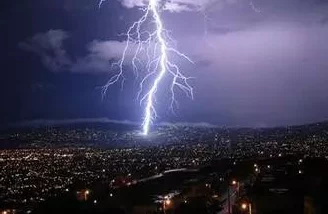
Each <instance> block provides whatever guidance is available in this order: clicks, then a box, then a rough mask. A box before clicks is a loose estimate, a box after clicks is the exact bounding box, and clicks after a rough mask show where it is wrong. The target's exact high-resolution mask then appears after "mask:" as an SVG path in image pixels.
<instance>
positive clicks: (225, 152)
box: [0, 123, 328, 213]
mask: <svg viewBox="0 0 328 214" xmlns="http://www.w3.org/2000/svg"><path fill="white" fill-rule="evenodd" d="M110 126H112V124H110V125H106V124H79V125H76V127H77V128H73V127H72V126H67V125H63V126H59V125H58V126H57V127H49V126H45V127H38V128H35V127H34V128H27V127H25V128H19V129H11V130H10V131H8V130H7V131H6V132H4V133H2V134H1V137H0V140H1V141H0V142H1V145H6V148H5V147H3V148H2V150H1V152H0V167H1V172H2V173H1V177H0V181H1V186H0V188H1V191H0V193H1V194H0V198H1V207H3V208H4V209H3V212H8V213H16V212H17V213H19V212H27V213H34V212H36V213H40V212H41V213H42V212H43V211H40V210H42V209H49V208H44V207H47V205H44V204H47V202H48V201H49V200H50V201H51V200H55V199H56V198H62V197H63V198H68V199H66V200H67V201H70V200H71V201H74V200H76V202H77V201H80V203H85V205H84V206H85V207H83V206H82V205H81V204H80V205H76V206H77V207H78V206H82V207H83V208H79V209H82V211H83V212H95V213H97V212H99V210H102V209H107V208H108V209H110V208H111V209H114V208H117V209H118V208H120V209H122V210H121V212H123V211H124V210H130V211H131V212H133V213H143V212H145V210H149V212H150V213H156V212H160V210H161V209H162V207H161V206H160V205H161V200H160V196H162V197H165V196H166V195H170V198H169V200H170V201H172V204H171V205H170V206H168V207H167V209H168V210H167V212H168V213H171V212H178V213H179V211H177V210H181V209H185V211H181V213H186V212H190V211H187V210H188V209H191V208H188V206H187V204H188V203H187V202H186V203H185V201H193V200H197V198H201V199H198V200H199V201H198V202H202V201H204V203H205V202H206V203H209V204H211V206H212V207H205V208H204V207H202V205H197V204H196V205H193V206H199V207H198V208H199V209H202V208H203V209H204V210H206V213H207V212H208V213H217V212H219V213H220V212H223V211H224V209H227V197H228V196H227V193H226V192H227V188H229V185H228V184H227V182H232V181H233V179H240V182H242V183H241V184H239V185H242V187H239V188H241V189H239V190H238V191H240V193H239V192H237V189H234V188H233V189H232V190H231V191H232V193H231V194H240V196H239V197H236V196H234V197H233V199H231V200H232V201H231V202H230V203H231V212H232V209H233V207H235V206H238V203H243V202H239V201H243V200H250V198H254V200H255V199H256V196H253V194H254V193H253V191H259V190H258V188H260V187H257V186H261V185H263V184H261V182H262V183H263V182H264V180H265V179H269V180H270V179H274V173H278V172H280V173H286V174H285V175H284V176H286V178H283V179H284V180H285V179H286V180H287V177H288V176H291V177H292V178H291V179H296V180H297V181H298V182H299V184H298V185H299V186H298V187H297V188H300V189H299V191H301V193H302V194H304V197H303V196H302V198H301V199H300V201H301V202H300V201H298V202H295V203H301V205H302V206H301V207H299V209H300V210H302V209H303V206H304V203H305V202H304V200H305V199H304V198H305V197H306V196H308V197H311V194H310V193H308V195H306V194H305V193H306V190H305V189H303V188H304V186H303V185H304V184H303V183H302V182H305V181H304V180H302V179H304V178H303V176H305V175H307V174H305V173H307V171H306V170H307V167H309V166H308V165H310V164H312V163H311V161H312V160H314V159H318V160H321V161H322V163H320V164H327V163H328V147H327V143H326V142H327V137H328V123H316V124H309V125H303V126H290V127H279V128H260V129H250V128H219V127H218V128H215V127H187V126H174V127H170V126H163V127H157V130H156V132H155V133H154V134H153V135H152V136H150V137H147V138H145V137H140V134H138V130H133V128H131V127H129V126H127V128H126V129H127V130H128V131H124V130H122V129H121V130H120V131H113V130H112V131H111V130H109V128H108V127H110ZM163 136H165V138H164V137H163ZM149 140H151V141H152V142H156V143H153V144H152V145H150V144H149ZM326 162H327V163H326ZM305 164H306V165H305ZM275 170H276V171H275ZM308 170H309V171H311V170H310V169H308ZM287 172H288V173H291V175H289V174H287ZM293 174H294V175H293ZM309 174H310V172H309ZM172 176H174V177H175V176H176V177H175V178H176V179H175V180H174V182H172V181H171V182H169V183H167V182H164V183H157V182H160V181H162V180H170V179H172ZM270 176H271V177H270ZM277 176H278V175H277ZM293 176H299V177H301V176H302V177H301V178H299V177H296V178H295V177H293ZM287 181H288V180H287ZM267 182H268V181H267ZM268 183H269V182H268ZM301 183H302V184H301ZM148 185H149V186H148ZM286 185H287V184H286ZM143 188H144V189H145V190H140V189H143ZM262 188H263V187H262ZM265 188H268V190H270V188H271V189H275V188H276V189H277V190H276V191H283V192H284V191H289V187H288V185H287V186H286V187H284V188H283V187H279V188H280V189H281V190H279V188H278V187H276V186H275V185H273V184H272V186H268V187H265ZM294 188H295V187H294ZM85 191H87V192H88V194H86V192H85ZM140 191H144V192H143V194H142V195H141V196H139V197H140V201H139V200H131V199H129V197H131V196H130V195H129V194H131V195H134V194H140ZM127 192H131V193H127ZM262 194H263V192H262ZM156 197H158V198H156ZM209 197H210V198H209ZM257 197H258V196H257ZM162 200H165V199H162ZM126 201H129V203H126ZM57 203H58V204H60V203H62V202H57ZM67 203H68V202H67ZM71 203H72V204H74V203H73V202H71ZM164 203H165V202H164ZM170 203H171V202H170ZM245 203H246V202H245ZM247 203H248V202H247ZM263 203H264V202H263V201H260V199H256V203H254V204H253V209H254V211H255V210H256V209H260V208H262V209H268V208H267V207H265V205H266V204H265V203H264V204H263ZM173 204H174V205H173ZM110 205H111V206H112V207H111V206H110ZM118 205H120V206H118ZM232 205H233V206H232ZM43 206H44V207H43ZM240 206H241V205H240ZM257 206H258V207H260V208H257ZM262 206H263V207H262ZM295 206H296V205H295ZM297 206H300V205H299V204H297ZM311 206H313V208H312V209H314V205H311ZM122 207H123V208H122ZM61 208H63V209H64V207H61ZM292 208H293V209H296V208H295V207H292ZM39 209H40V210H39ZM52 209H54V208H51V209H50V210H52ZM72 209H73V208H72ZM75 209H77V208H76V207H75ZM83 209H84V210H83ZM234 209H236V208H234ZM247 209H248V208H247ZM204 210H203V211H199V212H201V213H203V212H204V213H205V211H204ZM222 210H223V211H222ZM82 211H81V212H82ZM57 212H63V213H65V210H61V209H60V208H59V210H57ZM147 212H148V211H147ZM235 212H238V211H235ZM258 212H259V211H258ZM260 213H261V212H260Z"/></svg>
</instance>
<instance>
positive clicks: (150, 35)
mask: <svg viewBox="0 0 328 214" xmlns="http://www.w3.org/2000/svg"><path fill="white" fill-rule="evenodd" d="M103 1H104V0H101V1H100V3H99V6H101V4H102V3H103ZM141 10H142V11H143V15H142V17H141V18H140V19H139V20H138V21H136V22H134V23H133V24H132V25H131V26H130V27H129V29H128V31H127V33H126V34H125V36H126V38H127V39H126V43H125V47H124V50H123V54H122V57H121V58H120V60H118V62H116V63H114V64H112V67H113V69H116V71H117V73H116V74H115V75H113V76H112V77H111V78H110V79H109V80H108V82H107V83H106V84H105V86H104V87H103V94H106V92H107V90H108V87H110V86H111V85H113V84H115V83H117V82H119V81H122V82H121V83H124V80H125V79H126V78H125V76H124V73H125V70H124V67H125V65H126V64H130V65H132V68H133V71H134V73H135V75H136V77H137V78H138V77H139V74H142V73H143V72H142V71H146V73H145V74H144V75H143V78H142V79H141V81H140V85H139V87H140V90H139V92H138V94H137V99H138V100H139V102H140V105H143V106H144V107H145V109H144V116H143V122H142V133H143V134H144V135H148V133H149V131H150V126H151V125H152V123H153V121H154V120H155V119H156V118H157V117H158V115H157V112H156V106H155V104H156V94H157V91H158V88H159V87H160V84H161V82H162V81H163V79H164V78H166V77H167V78H171V82H170V87H169V90H170V93H171V103H170V109H171V110H172V111H173V112H174V107H175V106H177V101H176V99H175V89H176V88H179V89H181V90H182V91H183V92H184V93H185V94H186V95H187V96H188V97H190V98H191V99H193V88H192V87H191V85H190V84H189V82H188V80H189V79H190V77H186V76H185V75H184V74H183V73H182V72H181V71H180V68H179V66H178V65H177V64H176V63H175V62H174V61H173V60H172V59H171V58H172V56H178V57H179V58H182V59H184V60H186V61H188V62H190V63H193V61H192V60H191V59H190V58H189V57H188V56H186V55H185V54H183V53H181V52H180V51H178V50H177V49H176V48H175V46H176V42H175V41H174V40H173V39H172V37H171V35H170V32H169V31H168V30H166V29H165V28H164V24H163V21H162V19H161V13H160V12H161V4H160V0H149V2H148V4H147V5H146V6H145V7H143V8H141ZM148 23H152V24H154V30H153V31H149V30H142V29H143V27H146V26H147V24H148ZM130 58H131V59H130ZM149 82H150V86H149V87H148V88H147V89H145V88H146V87H145V85H146V83H149Z"/></svg>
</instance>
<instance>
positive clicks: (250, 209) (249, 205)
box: [241, 203, 252, 214]
mask: <svg viewBox="0 0 328 214" xmlns="http://www.w3.org/2000/svg"><path fill="white" fill-rule="evenodd" d="M241 209H242V210H245V211H246V210H247V209H248V211H249V214H252V204H251V203H248V204H247V203H242V204H241Z"/></svg>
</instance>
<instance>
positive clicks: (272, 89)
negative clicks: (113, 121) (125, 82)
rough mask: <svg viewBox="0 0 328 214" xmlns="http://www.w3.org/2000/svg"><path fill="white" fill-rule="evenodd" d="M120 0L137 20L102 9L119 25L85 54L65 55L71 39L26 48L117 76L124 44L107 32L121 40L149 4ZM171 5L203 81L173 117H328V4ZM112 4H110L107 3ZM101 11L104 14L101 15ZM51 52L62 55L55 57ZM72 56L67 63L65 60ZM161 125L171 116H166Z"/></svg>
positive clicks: (226, 120) (269, 120)
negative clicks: (116, 65) (115, 64)
mask: <svg viewBox="0 0 328 214" xmlns="http://www.w3.org/2000/svg"><path fill="white" fill-rule="evenodd" d="M118 1H119V0H118ZM96 2H98V1H96ZM120 2H121V5H123V6H124V7H121V6H120V5H119V7H120V11H119V12H118V14H124V17H128V16H129V15H131V14H132V15H131V16H132V18H131V19H130V20H129V21H126V20H125V19H124V20H121V19H120V17H119V16H117V17H116V18H117V20H114V21H113V20H112V19H115V17H112V16H109V15H110V14H111V13H112V12H113V11H111V8H110V7H106V5H103V7H102V8H101V12H103V13H102V15H104V14H105V16H101V17H102V19H104V20H106V17H107V16H106V14H107V13H108V17H110V18H108V19H111V20H106V21H110V23H114V24H113V25H112V26H109V27H108V28H107V27H106V26H107V25H104V27H103V26H101V29H97V30H98V31H99V32H100V33H99V34H98V36H97V37H92V38H91V39H89V40H88V41H85V42H84V43H83V44H79V49H80V50H83V51H77V52H75V54H71V56H70V57H69V56H68V55H67V53H66V52H70V53H72V51H71V50H69V49H67V51H65V49H64V47H67V46H64V43H63V41H64V40H65V39H67V37H65V36H64V37H62V38H63V39H58V41H61V42H58V43H59V45H58V46H56V45H55V46H54V47H57V48H54V47H51V48H49V45H48V46H47V45H46V46H44V45H40V42H36V40H37V41H39V40H40V39H33V38H34V37H33V38H32V39H29V40H28V41H26V42H24V44H25V45H26V44H28V46H27V47H28V48H26V47H25V49H29V50H30V51H33V52H34V53H37V54H38V55H39V56H40V57H41V59H42V61H43V64H45V65H47V67H48V68H49V69H50V70H56V69H57V70H58V71H59V70H66V71H71V72H74V73H77V72H83V73H86V72H89V73H95V76H97V75H99V72H111V71H110V63H111V62H112V61H114V60H117V59H118V58H119V56H120V55H121V53H122V51H123V48H124V42H122V40H118V38H117V37H114V36H109V35H108V32H109V31H108V29H109V28H110V31H111V33H113V34H116V35H117V34H119V33H124V30H126V26H128V24H130V23H131V21H133V20H134V19H136V18H138V17H140V13H137V12H136V13H135V14H134V13H132V12H131V11H138V10H137V8H135V7H138V6H139V7H140V6H142V5H144V4H145V3H146V2H147V1H143V0H139V1H135V0H122V1H120ZM166 2H167V3H169V4H168V5H166V10H167V11H164V12H163V13H162V15H163V20H164V23H165V27H166V28H167V29H169V30H171V31H172V35H173V37H174V38H175V39H176V41H177V44H178V45H177V46H178V48H179V49H180V50H181V51H183V52H184V53H186V54H187V55H188V56H190V57H191V58H192V59H193V60H194V62H195V63H196V65H195V66H188V67H184V66H185V65H182V67H181V68H182V71H183V72H185V73H186V74H187V75H188V76H194V77H196V80H193V83H194V87H195V90H194V91H195V100H194V101H190V100H188V99H183V98H182V99H180V95H178V97H179V100H180V109H179V110H177V115H179V118H174V119H173V120H176V121H194V122H197V121H206V122H210V123H214V124H222V125H231V126H234V125H241V126H272V125H280V124H283V125H285V124H295V123H305V122H312V121H320V120H324V119H327V118H328V108H327V107H328V95H327V93H326V92H327V91H328V85H327V84H326V82H327V81H328V60H327V59H326V58H327V55H328V45H327V42H326V41H327V38H328V25H327V16H328V14H327V11H328V4H327V1H320V0H252V1H248V0H204V1H203V0H172V1H166ZM112 3H113V2H111V1H106V2H104V4H107V5H110V4H112ZM76 4H78V2H77V1H74V4H73V6H74V5H75V6H76ZM87 5H89V3H87ZM73 6H72V7H73ZM81 7H82V5H81ZM95 7H96V8H97V4H95ZM73 8H74V7H73ZM72 10H73V9H72ZM107 10H108V11H107ZM68 11H70V10H68ZM130 12H131V13H130ZM99 13H100V12H99ZM95 14H96V15H95V16H97V14H98V12H97V13H95ZM126 14H129V15H126ZM122 16H123V15H122ZM119 20H120V22H118V21H119ZM116 21H117V22H116ZM122 23H124V27H122V26H123V24H122ZM81 26H82V28H88V29H89V28H90V31H93V30H94V28H93V27H94V26H92V25H90V24H89V25H87V26H85V25H84V22H83V23H82V24H81ZM81 26H80V27H81ZM65 29H66V28H65ZM95 31H96V30H95ZM38 35H44V36H43V37H44V38H48V37H49V36H45V35H47V33H39V34H38ZM70 35H71V39H78V38H79V37H80V35H77V34H73V32H71V31H70ZM99 35H101V38H99ZM39 37H40V36H39ZM115 39H117V40H115ZM120 39H122V38H120ZM41 40H42V39H41ZM32 44H33V45H32ZM32 46H33V47H34V48H31V47H32ZM35 46H36V47H38V48H35ZM58 47H60V48H58ZM67 48H68V47H67ZM70 48H72V47H70ZM40 49H42V51H40ZM73 49H74V47H73ZM132 49H133V48H132ZM50 50H51V51H50ZM54 50H64V51H54ZM49 52H52V53H56V52H58V53H59V54H51V55H50V54H49ZM73 52H74V51H73ZM60 53H64V54H60ZM44 56H46V57H44ZM58 56H61V57H58ZM63 56H65V57H63ZM58 58H59V59H61V60H59V59H58ZM65 58H66V59H68V60H62V59H65ZM49 59H51V60H49ZM73 59H74V60H73ZM47 61H54V62H55V63H50V64H53V65H54V66H49V65H48V63H45V62H47ZM54 68H56V69H54ZM59 68H60V69H59ZM126 69H128V68H126ZM104 82H105V80H104ZM104 82H103V83H104ZM117 96H119V94H118V95H117ZM115 105H116V103H111V108H116V107H115ZM163 105H165V104H163ZM117 106H119V104H117ZM131 106H132V105H131ZM117 108H119V107H117ZM161 115H163V114H161ZM137 118H140V117H137ZM162 120H164V121H167V120H168V119H167V118H165V116H164V117H163V118H162Z"/></svg>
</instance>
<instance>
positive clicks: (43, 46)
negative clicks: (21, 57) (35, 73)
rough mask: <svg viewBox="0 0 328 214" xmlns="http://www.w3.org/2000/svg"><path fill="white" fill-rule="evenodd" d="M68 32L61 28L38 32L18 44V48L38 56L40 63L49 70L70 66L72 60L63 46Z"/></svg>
mask: <svg viewBox="0 0 328 214" xmlns="http://www.w3.org/2000/svg"><path fill="white" fill-rule="evenodd" d="M68 38H69V34H68V33H67V32H65V31H63V30H49V31H48V32H45V33H38V34H36V35H34V36H33V37H31V38H28V39H27V40H26V41H24V42H21V43H19V44H18V46H19V48H21V49H23V50H25V51H29V52H32V53H35V54H37V55H39V56H40V58H41V61H42V64H43V65H44V66H45V67H46V68H48V69H49V70H51V71H58V70H61V69H63V68H67V67H70V66H71V65H72V62H71V60H70V58H69V57H68V55H67V52H66V50H65V49H64V47H63V42H64V41H65V40H66V39H68Z"/></svg>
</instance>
